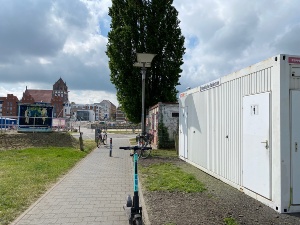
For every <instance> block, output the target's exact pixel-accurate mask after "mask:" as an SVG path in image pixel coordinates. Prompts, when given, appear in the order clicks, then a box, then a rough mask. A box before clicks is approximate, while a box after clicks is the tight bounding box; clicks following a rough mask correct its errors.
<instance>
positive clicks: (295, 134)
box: [291, 91, 300, 204]
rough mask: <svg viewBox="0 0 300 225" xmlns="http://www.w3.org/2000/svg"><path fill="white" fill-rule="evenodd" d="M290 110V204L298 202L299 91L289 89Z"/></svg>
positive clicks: (299, 167) (299, 162) (299, 149)
mask: <svg viewBox="0 0 300 225" xmlns="http://www.w3.org/2000/svg"><path fill="white" fill-rule="evenodd" d="M291 112H292V113H291V114H292V116H291V120H292V121H291V126H292V138H291V186H292V204H300V91H291Z"/></svg>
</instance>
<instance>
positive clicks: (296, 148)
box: [295, 142, 298, 152]
mask: <svg viewBox="0 0 300 225" xmlns="http://www.w3.org/2000/svg"><path fill="white" fill-rule="evenodd" d="M295 152H298V143H297V142H295Z"/></svg>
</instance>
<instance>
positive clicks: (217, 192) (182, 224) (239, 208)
mask: <svg viewBox="0 0 300 225" xmlns="http://www.w3.org/2000/svg"><path fill="white" fill-rule="evenodd" d="M163 162H168V163H170V162H171V163H173V164H174V165H177V166H179V167H180V168H182V169H183V170H184V171H186V172H188V173H192V174H194V175H195V177H196V178H197V179H198V180H200V181H201V182H202V183H204V184H205V187H206V189H207V190H206V191H204V192H202V193H181V192H165V191H155V192H150V191H147V190H145V188H143V195H144V199H145V203H146V206H147V212H148V215H149V220H150V222H151V224H152V225H154V224H155V225H166V224H170V225H171V224H172V225H175V224H176V225H189V224H191V225H192V224H193V225H195V224H205V225H210V224H212V225H213V224H216V225H219V224H226V223H225V222H224V219H225V218H234V220H235V221H236V222H237V224H240V225H242V224H243V225H254V224H257V225H262V224H263V225H271V224H272V225H283V224H290V225H296V224H300V213H298V214H279V213H277V212H276V211H274V210H273V209H271V208H270V207H268V206H266V205H264V204H262V203H260V202H259V201H256V200H255V199H253V198H251V197H249V196H247V195H246V194H244V193H243V192H241V191H239V190H238V189H236V188H233V187H231V186H229V185H227V184H225V183H224V182H222V181H220V180H218V179H216V178H214V177H212V176H210V175H208V174H206V173H204V172H203V171H201V170H199V169H197V168H196V167H194V166H192V165H190V164H188V163H186V162H184V161H182V160H180V159H174V158H173V159H172V158H153V157H152V158H149V159H146V160H139V164H140V165H141V166H144V167H146V166H149V165H151V164H154V163H163ZM141 181H142V179H141Z"/></svg>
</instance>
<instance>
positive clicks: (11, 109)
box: [0, 94, 19, 117]
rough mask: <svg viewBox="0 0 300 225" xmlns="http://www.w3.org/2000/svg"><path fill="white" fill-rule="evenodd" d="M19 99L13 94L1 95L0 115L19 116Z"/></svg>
mask: <svg viewBox="0 0 300 225" xmlns="http://www.w3.org/2000/svg"><path fill="white" fill-rule="evenodd" d="M18 102H19V99H18V98H17V97H16V96H14V95H13V94H7V97H0V116H11V117H13V116H18Z"/></svg>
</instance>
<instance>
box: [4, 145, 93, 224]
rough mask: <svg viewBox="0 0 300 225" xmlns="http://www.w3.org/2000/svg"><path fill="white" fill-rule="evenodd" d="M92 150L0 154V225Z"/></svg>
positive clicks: (6, 152)
mask: <svg viewBox="0 0 300 225" xmlns="http://www.w3.org/2000/svg"><path fill="white" fill-rule="evenodd" d="M94 148H95V143H94V142H93V141H85V142H84V151H80V150H79V149H75V148H65V147H64V148H59V147H55V148H54V147H50V148H28V149H23V150H7V151H0V224H1V225H7V224H9V223H10V222H12V221H13V220H14V219H15V218H16V217H17V216H18V215H19V214H21V213H22V212H23V211H24V210H26V209H27V208H28V207H29V206H30V205H31V204H32V203H33V202H34V201H35V200H37V198H38V197H40V196H41V194H43V193H45V191H46V190H47V189H48V188H49V187H51V185H53V184H54V183H55V182H56V181H57V180H58V178H59V177H61V176H62V175H63V174H66V173H67V172H68V171H69V170H70V169H71V168H72V167H73V166H74V165H75V164H76V163H77V162H78V161H79V160H80V159H82V158H83V157H85V156H86V155H87V154H88V153H89V152H90V151H91V150H92V149H94Z"/></svg>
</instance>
